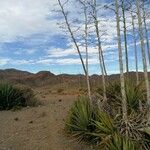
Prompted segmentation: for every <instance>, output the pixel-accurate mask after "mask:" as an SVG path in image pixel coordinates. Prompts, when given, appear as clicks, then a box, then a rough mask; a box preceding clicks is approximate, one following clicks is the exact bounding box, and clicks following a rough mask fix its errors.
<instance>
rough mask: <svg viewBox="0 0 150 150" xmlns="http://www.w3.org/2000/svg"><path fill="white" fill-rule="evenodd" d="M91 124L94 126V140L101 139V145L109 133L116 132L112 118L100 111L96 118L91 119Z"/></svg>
mask: <svg viewBox="0 0 150 150" xmlns="http://www.w3.org/2000/svg"><path fill="white" fill-rule="evenodd" d="M93 125H94V126H95V128H96V129H95V131H94V133H93V135H94V136H95V140H96V141H101V145H102V144H104V143H105V142H106V141H107V140H109V138H110V137H111V135H112V134H113V133H114V132H116V128H115V125H114V121H113V119H112V118H111V117H110V116H109V115H108V114H107V113H105V112H102V111H99V113H97V119H96V120H93Z"/></svg>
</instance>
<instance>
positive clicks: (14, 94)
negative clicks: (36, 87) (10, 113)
mask: <svg viewBox="0 0 150 150" xmlns="http://www.w3.org/2000/svg"><path fill="white" fill-rule="evenodd" d="M34 96H35V95H34V92H33V91H32V90H31V89H30V88H27V87H26V88H25V87H22V86H21V87H20V86H19V87H18V86H13V85H11V84H9V83H1V84H0V110H9V109H13V108H20V107H25V106H27V105H28V106H36V104H38V103H37V100H36V99H35V97H34Z"/></svg>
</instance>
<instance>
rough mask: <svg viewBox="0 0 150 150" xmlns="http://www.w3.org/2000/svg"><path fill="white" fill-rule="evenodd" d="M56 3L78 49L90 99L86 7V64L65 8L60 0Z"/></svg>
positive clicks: (85, 10) (85, 12)
mask: <svg viewBox="0 0 150 150" xmlns="http://www.w3.org/2000/svg"><path fill="white" fill-rule="evenodd" d="M58 3H59V6H60V8H61V12H62V14H63V16H64V19H65V22H66V25H67V28H68V31H69V33H70V35H71V38H72V40H73V43H74V45H75V47H76V49H77V51H78V54H79V57H80V60H81V63H82V67H83V70H84V73H85V75H86V81H87V88H88V96H89V99H90V101H91V100H92V99H91V87H90V80H89V72H88V67H89V66H88V41H87V37H88V31H87V29H88V26H87V22H88V21H87V8H86V6H85V7H84V16H85V48H86V66H85V64H84V61H83V58H82V55H81V52H80V48H79V45H78V44H77V41H76V39H75V37H74V34H73V31H72V29H71V26H70V24H69V22H68V18H67V14H66V13H65V10H64V7H63V4H62V3H61V0H58Z"/></svg>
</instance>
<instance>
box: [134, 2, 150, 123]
mask: <svg viewBox="0 0 150 150" xmlns="http://www.w3.org/2000/svg"><path fill="white" fill-rule="evenodd" d="M136 9H137V16H138V25H139V35H140V42H141V51H142V61H143V70H144V77H145V84H146V91H147V104H148V115H147V116H148V122H149V123H150V86H149V79H148V71H147V62H146V54H145V47H144V34H143V28H142V18H141V10H140V1H139V0H136Z"/></svg>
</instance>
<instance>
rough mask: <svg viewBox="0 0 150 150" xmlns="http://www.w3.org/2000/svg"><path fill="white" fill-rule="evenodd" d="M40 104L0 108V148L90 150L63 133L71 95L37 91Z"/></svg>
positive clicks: (0, 149)
mask: <svg viewBox="0 0 150 150" xmlns="http://www.w3.org/2000/svg"><path fill="white" fill-rule="evenodd" d="M38 97H39V99H40V101H42V103H43V105H41V106H39V107H34V108H31V107H28V108H24V109H22V110H19V111H1V112H0V150H90V149H92V148H90V146H87V145H85V144H79V143H77V142H76V141H75V140H72V139H70V138H69V137H67V135H65V133H64V130H63V129H64V121H65V118H66V115H67V112H68V110H69V108H70V106H71V104H72V103H73V101H74V100H75V98H76V96H73V95H57V94H50V93H46V94H44V92H41V94H40V95H39V96H38Z"/></svg>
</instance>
